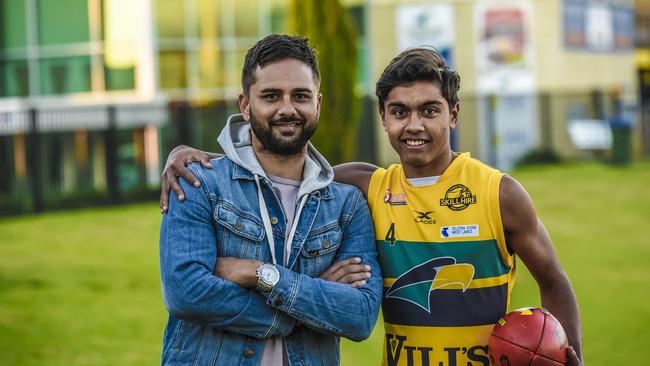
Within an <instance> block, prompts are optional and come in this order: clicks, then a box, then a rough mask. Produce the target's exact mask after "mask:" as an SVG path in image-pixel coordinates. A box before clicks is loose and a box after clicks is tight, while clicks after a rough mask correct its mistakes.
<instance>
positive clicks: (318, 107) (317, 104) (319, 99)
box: [316, 93, 323, 116]
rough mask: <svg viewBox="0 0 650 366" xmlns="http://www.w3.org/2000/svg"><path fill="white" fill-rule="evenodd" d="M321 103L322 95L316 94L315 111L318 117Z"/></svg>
mask: <svg viewBox="0 0 650 366" xmlns="http://www.w3.org/2000/svg"><path fill="white" fill-rule="evenodd" d="M322 101H323V94H321V93H318V98H316V111H317V112H318V115H319V116H320V103H321V102H322Z"/></svg>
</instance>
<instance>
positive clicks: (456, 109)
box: [449, 102, 460, 130]
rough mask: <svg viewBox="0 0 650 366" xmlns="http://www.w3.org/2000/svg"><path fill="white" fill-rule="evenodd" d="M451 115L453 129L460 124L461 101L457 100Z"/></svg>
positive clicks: (450, 112)
mask: <svg viewBox="0 0 650 366" xmlns="http://www.w3.org/2000/svg"><path fill="white" fill-rule="evenodd" d="M449 114H450V115H451V129H452V130H453V129H454V128H456V126H458V122H459V120H458V116H459V115H460V102H456V104H455V105H454V107H453V108H451V110H450V111H449Z"/></svg>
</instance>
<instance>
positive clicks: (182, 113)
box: [169, 101, 192, 146]
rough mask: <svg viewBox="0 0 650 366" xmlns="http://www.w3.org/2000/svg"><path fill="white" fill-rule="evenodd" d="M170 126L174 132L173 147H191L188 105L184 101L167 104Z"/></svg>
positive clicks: (190, 120)
mask: <svg viewBox="0 0 650 366" xmlns="http://www.w3.org/2000/svg"><path fill="white" fill-rule="evenodd" d="M169 107H170V109H171V117H172V125H173V126H174V130H175V132H176V138H175V140H174V143H175V145H188V146H191V145H192V126H191V122H192V118H191V109H190V105H189V103H188V102H186V101H176V102H171V103H170V104H169Z"/></svg>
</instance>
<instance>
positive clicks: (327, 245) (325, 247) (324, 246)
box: [323, 240, 331, 249]
mask: <svg viewBox="0 0 650 366" xmlns="http://www.w3.org/2000/svg"><path fill="white" fill-rule="evenodd" d="M330 246H331V244H330V242H329V241H327V240H325V241H324V242H323V249H329V247H330Z"/></svg>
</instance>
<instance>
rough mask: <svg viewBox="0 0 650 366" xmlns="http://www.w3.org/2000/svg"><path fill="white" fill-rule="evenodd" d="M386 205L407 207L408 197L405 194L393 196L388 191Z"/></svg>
mask: <svg viewBox="0 0 650 366" xmlns="http://www.w3.org/2000/svg"><path fill="white" fill-rule="evenodd" d="M384 203H388V204H389V205H391V206H406V195H405V194H404V193H395V194H391V193H390V191H389V190H386V194H385V195H384Z"/></svg>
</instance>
